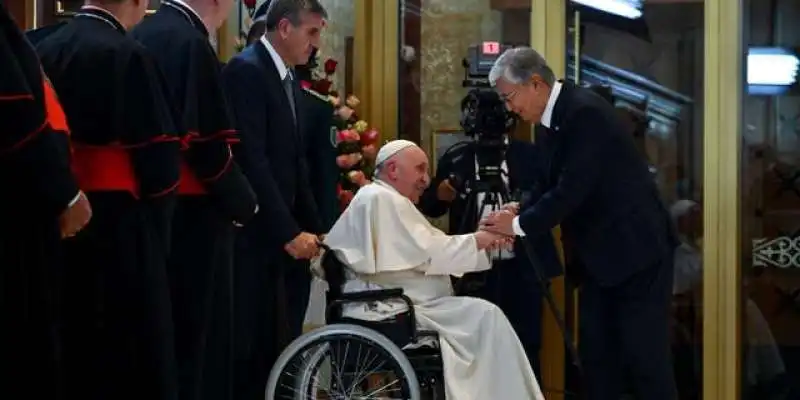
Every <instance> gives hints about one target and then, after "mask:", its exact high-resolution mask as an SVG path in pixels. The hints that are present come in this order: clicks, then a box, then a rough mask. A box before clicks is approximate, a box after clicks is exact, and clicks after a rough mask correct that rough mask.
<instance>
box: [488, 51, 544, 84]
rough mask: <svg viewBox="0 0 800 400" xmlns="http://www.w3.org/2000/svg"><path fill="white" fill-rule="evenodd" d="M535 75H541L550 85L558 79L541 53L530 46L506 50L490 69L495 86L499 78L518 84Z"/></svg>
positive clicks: (491, 80) (490, 81)
mask: <svg viewBox="0 0 800 400" xmlns="http://www.w3.org/2000/svg"><path fill="white" fill-rule="evenodd" d="M533 75H539V76H541V77H542V79H544V81H545V82H546V83H547V84H548V85H550V86H553V84H554V83H555V81H556V77H555V75H554V74H553V70H552V69H550V67H548V66H547V61H545V59H544V57H542V55H541V54H539V53H538V52H537V51H536V50H534V49H532V48H530V47H516V48H513V49H509V50H506V51H505V52H504V53H503V54H501V55H500V57H498V58H497V61H495V62H494V65H493V66H492V69H491V71H489V83H490V84H491V85H492V86H495V85H497V80H498V79H500V78H503V79H505V80H506V81H508V82H509V83H512V84H515V85H518V84H522V83H525V82H528V81H529V80H530V79H531V78H532V77H533Z"/></svg>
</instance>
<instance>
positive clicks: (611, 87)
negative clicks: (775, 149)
mask: <svg viewBox="0 0 800 400" xmlns="http://www.w3.org/2000/svg"><path fill="white" fill-rule="evenodd" d="M562 7H564V10H565V11H564V17H565V20H566V26H563V27H561V29H563V32H565V33H564V38H563V40H564V47H563V49H561V51H562V53H561V54H562V55H561V57H564V59H565V62H564V71H563V72H564V75H563V76H564V77H565V78H566V79H567V80H570V81H573V82H575V83H577V84H579V85H581V86H585V87H588V88H591V89H592V90H594V91H596V92H597V93H598V94H600V95H602V96H603V97H605V98H606V99H607V100H608V101H609V102H611V103H612V104H613V105H614V106H615V108H616V109H617V111H618V113H619V116H620V118H622V119H623V120H624V121H625V122H626V126H627V129H628V134H629V135H630V136H631V140H633V141H634V142H635V144H636V146H637V147H638V148H639V150H640V152H641V155H642V157H644V158H645V159H646V160H647V162H648V164H649V166H650V171H651V172H652V176H653V179H654V180H655V182H656V184H657V187H658V189H659V192H660V194H661V199H662V201H663V202H664V204H665V206H666V207H667V208H668V209H669V212H670V215H671V217H672V219H673V222H674V223H675V224H676V226H677V227H678V230H679V232H680V240H681V244H680V247H679V248H678V249H677V250H676V254H675V265H674V268H675V273H674V287H673V298H672V315H671V321H670V327H671V328H670V329H671V348H672V354H673V364H674V373H675V379H676V385H677V389H678V398H679V399H681V400H694V399H700V398H702V397H703V396H702V393H703V363H702V360H703V351H704V347H703V342H704V340H703V338H704V336H703V304H704V302H703V293H704V292H703V283H704V282H703V246H704V243H703V237H704V229H703V213H702V210H703V207H704V203H705V201H704V195H703V193H704V190H705V187H704V186H705V185H704V170H703V165H704V146H705V143H704V113H705V103H704V101H703V99H704V74H705V71H706V68H705V58H704V55H705V50H706V49H705V46H704V43H705V37H706V12H707V9H706V2H704V1H702V0H697V1H678V2H676V1H658V0H651V1H646V2H642V1H630V0H605V1H592V2H589V1H568V2H566V4H563V5H562ZM534 12H536V10H535V11H534ZM550 40H552V39H550ZM546 58H548V60H550V59H552V56H549V57H548V56H546ZM570 258H571V257H570V255H569V254H566V255H565V264H566V268H567V269H569V268H570V263H571V260H570ZM568 276H569V274H568ZM564 284H565V289H564V293H565V296H564V308H565V310H566V314H567V315H568V316H569V317H568V323H569V324H570V325H571V331H572V332H575V333H577V334H576V335H575V337H574V338H573V340H574V341H575V342H576V344H577V345H578V347H580V342H581V319H582V318H581V315H580V313H579V310H580V290H579V289H577V288H575V287H574V286H572V285H571V283H570V281H569V279H567V280H566V281H565V283H564ZM565 356H566V357H569V356H568V355H565ZM569 365H570V363H569V362H567V363H565V366H569ZM576 381H577V379H576V374H575V371H574V370H573V369H571V368H566V371H565V387H566V392H567V393H569V392H570V391H574V389H575V388H574V386H575V385H576ZM571 389H573V390H571Z"/></svg>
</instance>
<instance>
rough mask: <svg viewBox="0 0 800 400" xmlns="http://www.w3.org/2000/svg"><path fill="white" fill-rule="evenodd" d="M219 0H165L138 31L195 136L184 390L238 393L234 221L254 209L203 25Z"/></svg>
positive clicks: (184, 211) (176, 272)
mask: <svg viewBox="0 0 800 400" xmlns="http://www.w3.org/2000/svg"><path fill="white" fill-rule="evenodd" d="M214 3H215V2H213V1H211V0H193V1H186V2H183V1H166V2H164V3H163V4H162V5H161V7H160V8H159V10H158V12H156V13H155V15H152V16H150V17H148V18H147V19H145V20H144V21H143V22H142V23H140V24H139V25H138V26H136V27H135V28H134V29H133V30H132V31H131V33H132V35H133V37H134V38H136V39H137V40H139V41H140V42H141V43H142V44H144V45H145V46H146V47H147V49H148V50H149V51H150V53H151V54H152V55H153V57H154V58H155V59H156V60H157V61H158V63H159V65H160V66H161V69H162V70H163V71H164V73H165V75H166V84H167V87H168V89H169V94H170V98H171V100H172V102H173V105H174V106H175V108H176V118H175V120H176V124H177V125H178V126H179V127H180V128H181V129H182V130H183V131H184V134H185V135H186V137H187V140H186V141H185V143H187V144H188V149H187V151H186V152H185V157H184V158H185V159H186V161H187V166H188V168H186V169H184V174H182V177H181V178H182V179H181V187H180V188H179V190H178V195H179V196H178V205H177V208H176V210H175V217H174V219H173V225H172V248H171V250H172V252H171V254H170V259H169V263H168V271H169V277H170V287H171V295H172V301H173V310H174V318H175V335H176V342H175V349H176V355H177V359H178V368H179V371H180V372H179V385H180V398H181V399H183V400H189V399H209V400H225V399H229V398H231V396H232V372H233V359H232V350H231V346H232V340H233V337H232V329H233V321H232V318H233V298H232V296H233V293H232V284H233V282H232V279H233V276H232V274H233V269H232V267H233V265H232V264H233V238H234V229H235V226H234V223H235V222H236V223H239V224H241V223H245V222H246V221H248V220H249V219H250V218H251V217H252V216H253V215H254V213H255V211H256V210H257V205H256V198H255V194H254V193H253V191H252V189H251V188H250V184H249V183H248V182H247V178H246V177H245V176H244V174H243V173H242V172H241V170H240V169H239V167H238V165H237V164H236V163H235V162H234V160H233V155H232V153H231V148H230V143H231V142H234V141H235V140H236V137H235V130H234V127H233V122H232V121H231V118H230V116H229V114H228V110H227V105H226V99H225V95H224V93H223V90H222V85H221V81H220V64H219V61H218V59H217V56H216V53H215V51H214V49H213V48H212V47H211V44H210V43H209V29H212V30H215V29H216V28H217V26H213V25H209V26H208V27H207V26H206V25H205V24H207V23H208V24H212V23H211V22H210V21H217V23H219V24H221V23H222V21H223V20H224V18H225V17H226V16H227V15H228V8H229V7H219V8H215V7H218V6H216V5H214ZM229 4H232V3H229ZM223 8H224V9H223ZM214 14H217V15H214ZM204 21H206V22H205V23H204ZM187 173H191V174H193V175H194V177H188V176H186V175H187ZM195 177H196V178H195ZM187 178H188V179H192V178H194V179H199V181H200V182H201V183H202V186H199V189H201V190H187V188H184V184H183V183H184V182H185V181H186V180H187Z"/></svg>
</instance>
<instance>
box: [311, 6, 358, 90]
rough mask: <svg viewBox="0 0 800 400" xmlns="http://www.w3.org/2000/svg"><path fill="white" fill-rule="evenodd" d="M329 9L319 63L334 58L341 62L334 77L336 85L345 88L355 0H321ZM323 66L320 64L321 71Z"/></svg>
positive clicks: (353, 24) (338, 88)
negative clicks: (348, 46) (347, 54)
mask: <svg viewBox="0 0 800 400" xmlns="http://www.w3.org/2000/svg"><path fill="white" fill-rule="evenodd" d="M320 1H321V2H322V5H323V6H325V9H326V10H327V11H328V25H327V26H326V27H325V30H324V31H323V33H322V43H321V45H320V50H319V53H318V54H319V55H318V57H319V63H320V65H322V63H324V62H325V60H326V59H328V58H333V59H334V60H336V61H338V62H339V65H338V67H337V70H336V75H334V77H333V84H334V87H335V88H336V89H337V90H339V91H343V90H344V89H345V70H346V67H347V60H346V49H347V38H348V37H352V36H353V30H354V27H355V8H354V7H355V6H354V4H355V1H353V0H320ZM321 68H322V67H321V66H320V71H321V70H322V69H321Z"/></svg>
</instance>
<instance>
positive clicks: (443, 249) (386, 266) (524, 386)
mask: <svg viewBox="0 0 800 400" xmlns="http://www.w3.org/2000/svg"><path fill="white" fill-rule="evenodd" d="M325 243H326V244H327V245H328V246H329V247H331V248H332V249H333V250H334V251H336V253H337V256H338V257H339V258H340V260H341V261H343V262H345V263H346V264H347V265H348V266H349V267H350V269H349V270H348V280H347V283H346V284H345V287H344V291H345V292H354V291H362V290H375V289H381V288H403V290H404V292H405V294H406V295H407V296H408V297H409V298H411V300H412V302H413V303H414V308H415V312H416V318H417V323H418V325H419V328H420V329H423V330H433V331H436V332H438V333H439V338H440V340H439V341H440V343H439V345H440V348H441V352H442V359H443V364H444V381H445V385H446V393H447V399H448V400H487V399H508V400H528V399H536V400H540V399H544V396H543V395H542V392H541V389H540V388H539V384H538V382H537V381H536V376H535V375H534V373H533V370H532V369H531V366H530V365H529V364H528V360H527V358H526V356H525V350H524V349H523V347H522V345H521V344H520V342H519V338H517V335H516V333H515V332H514V329H513V328H512V327H511V324H510V323H509V322H508V319H507V318H506V316H505V314H503V312H502V311H501V310H500V309H499V308H498V307H497V306H495V305H493V304H491V303H489V302H487V301H484V300H481V299H476V298H471V297H456V296H454V295H453V288H452V286H451V283H450V275H456V276H459V275H462V274H464V273H467V272H474V271H482V270H486V269H488V268H489V267H490V263H489V260H488V258H487V256H486V253H485V252H483V251H479V250H478V249H477V244H476V242H475V238H474V237H473V235H455V236H448V235H446V234H444V232H442V231H440V230H438V229H436V228H435V227H433V226H432V225H431V224H430V223H429V222H428V220H427V219H425V217H424V216H423V215H422V214H421V213H420V212H419V211H417V208H416V207H415V206H414V204H413V203H412V202H411V201H410V200H408V199H407V198H406V197H404V196H402V195H400V194H399V193H398V192H397V191H395V189H394V188H392V187H391V186H389V185H387V184H385V183H382V182H380V181H376V183H373V184H369V185H367V186H364V187H362V188H361V189H360V190H359V191H358V193H357V194H356V196H355V198H354V199H353V201H352V202H351V203H350V205H349V206H348V207H347V209H346V210H345V211H344V213H343V214H342V216H341V217H340V218H339V220H338V221H336V224H335V225H334V226H333V228H332V229H331V231H330V232H329V233H328V235H327V236H326V238H325ZM403 311H405V305H404V304H403V303H402V302H399V301H398V302H394V301H392V302H381V303H380V304H377V306H376V305H373V306H372V307H370V305H352V306H349V307H347V308H345V309H344V313H345V315H346V316H348V317H351V318H358V319H366V320H379V319H385V318H389V317H391V316H392V315H394V314H398V313H401V312H403Z"/></svg>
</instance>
